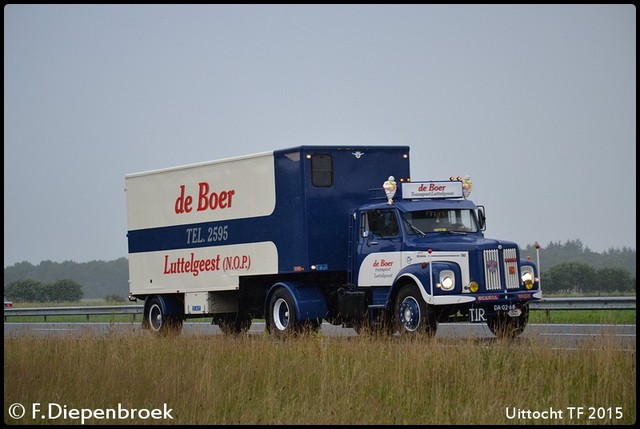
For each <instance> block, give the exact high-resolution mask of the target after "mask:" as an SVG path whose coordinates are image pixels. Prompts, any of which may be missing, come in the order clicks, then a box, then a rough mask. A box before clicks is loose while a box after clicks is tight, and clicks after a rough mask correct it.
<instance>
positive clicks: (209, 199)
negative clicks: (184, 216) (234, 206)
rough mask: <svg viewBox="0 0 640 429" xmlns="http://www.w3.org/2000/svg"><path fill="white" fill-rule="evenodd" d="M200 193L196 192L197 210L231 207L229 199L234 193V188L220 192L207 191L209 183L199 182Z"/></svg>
mask: <svg viewBox="0 0 640 429" xmlns="http://www.w3.org/2000/svg"><path fill="white" fill-rule="evenodd" d="M199 186H200V193H199V194H198V211H199V212H200V211H202V210H207V209H209V210H215V209H217V208H220V209H226V208H230V207H231V200H232V198H233V196H234V194H235V193H236V191H235V190H233V189H231V190H229V191H222V192H220V193H217V192H211V193H209V184H208V183H207V182H200V183H199Z"/></svg>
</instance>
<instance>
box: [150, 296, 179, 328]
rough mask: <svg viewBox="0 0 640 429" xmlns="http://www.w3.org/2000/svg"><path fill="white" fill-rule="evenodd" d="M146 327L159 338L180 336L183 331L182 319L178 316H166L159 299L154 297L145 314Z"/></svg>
mask: <svg viewBox="0 0 640 429" xmlns="http://www.w3.org/2000/svg"><path fill="white" fill-rule="evenodd" d="M145 320H146V322H147V323H146V325H147V326H148V327H149V330H151V332H152V333H153V334H155V335H158V336H167V335H178V334H179V333H180V331H182V319H181V318H179V317H178V316H176V315H169V314H165V313H164V311H163V310H162V303H161V302H160V299H159V298H158V297H153V298H152V299H151V301H150V302H149V306H148V307H147V313H146V314H145Z"/></svg>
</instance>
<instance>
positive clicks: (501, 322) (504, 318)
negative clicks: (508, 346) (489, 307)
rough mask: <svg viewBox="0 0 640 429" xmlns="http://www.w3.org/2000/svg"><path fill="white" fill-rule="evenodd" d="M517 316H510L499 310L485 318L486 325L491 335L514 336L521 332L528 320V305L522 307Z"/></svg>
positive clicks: (500, 336) (499, 336)
mask: <svg viewBox="0 0 640 429" xmlns="http://www.w3.org/2000/svg"><path fill="white" fill-rule="evenodd" d="M521 310H522V313H520V315H519V316H516V317H511V316H509V315H508V314H507V313H505V312H500V313H498V314H496V315H495V316H493V317H491V318H489V319H488V320H487V326H488V327H489V330H490V331H491V333H492V334H493V335H495V336H496V337H498V338H515V337H517V336H518V335H520V334H522V332H523V331H524V328H526V326H527V323H528V322H529V306H525V307H523V308H522V309H521Z"/></svg>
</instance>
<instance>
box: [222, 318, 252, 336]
mask: <svg viewBox="0 0 640 429" xmlns="http://www.w3.org/2000/svg"><path fill="white" fill-rule="evenodd" d="M216 324H217V325H218V326H219V327H220V330H221V331H222V333H224V334H225V335H238V334H244V333H246V332H247V331H248V330H249V328H250V327H251V316H250V315H248V314H238V313H229V314H224V315H221V316H220V317H219V318H218V319H217V320H216Z"/></svg>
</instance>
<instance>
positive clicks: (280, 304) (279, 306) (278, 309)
mask: <svg viewBox="0 0 640 429" xmlns="http://www.w3.org/2000/svg"><path fill="white" fill-rule="evenodd" d="M273 323H274V324H275V325H276V328H277V329H278V330H279V331H284V330H285V329H287V326H289V305H288V304H287V301H285V300H284V299H282V298H278V300H277V301H276V302H275V304H273Z"/></svg>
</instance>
